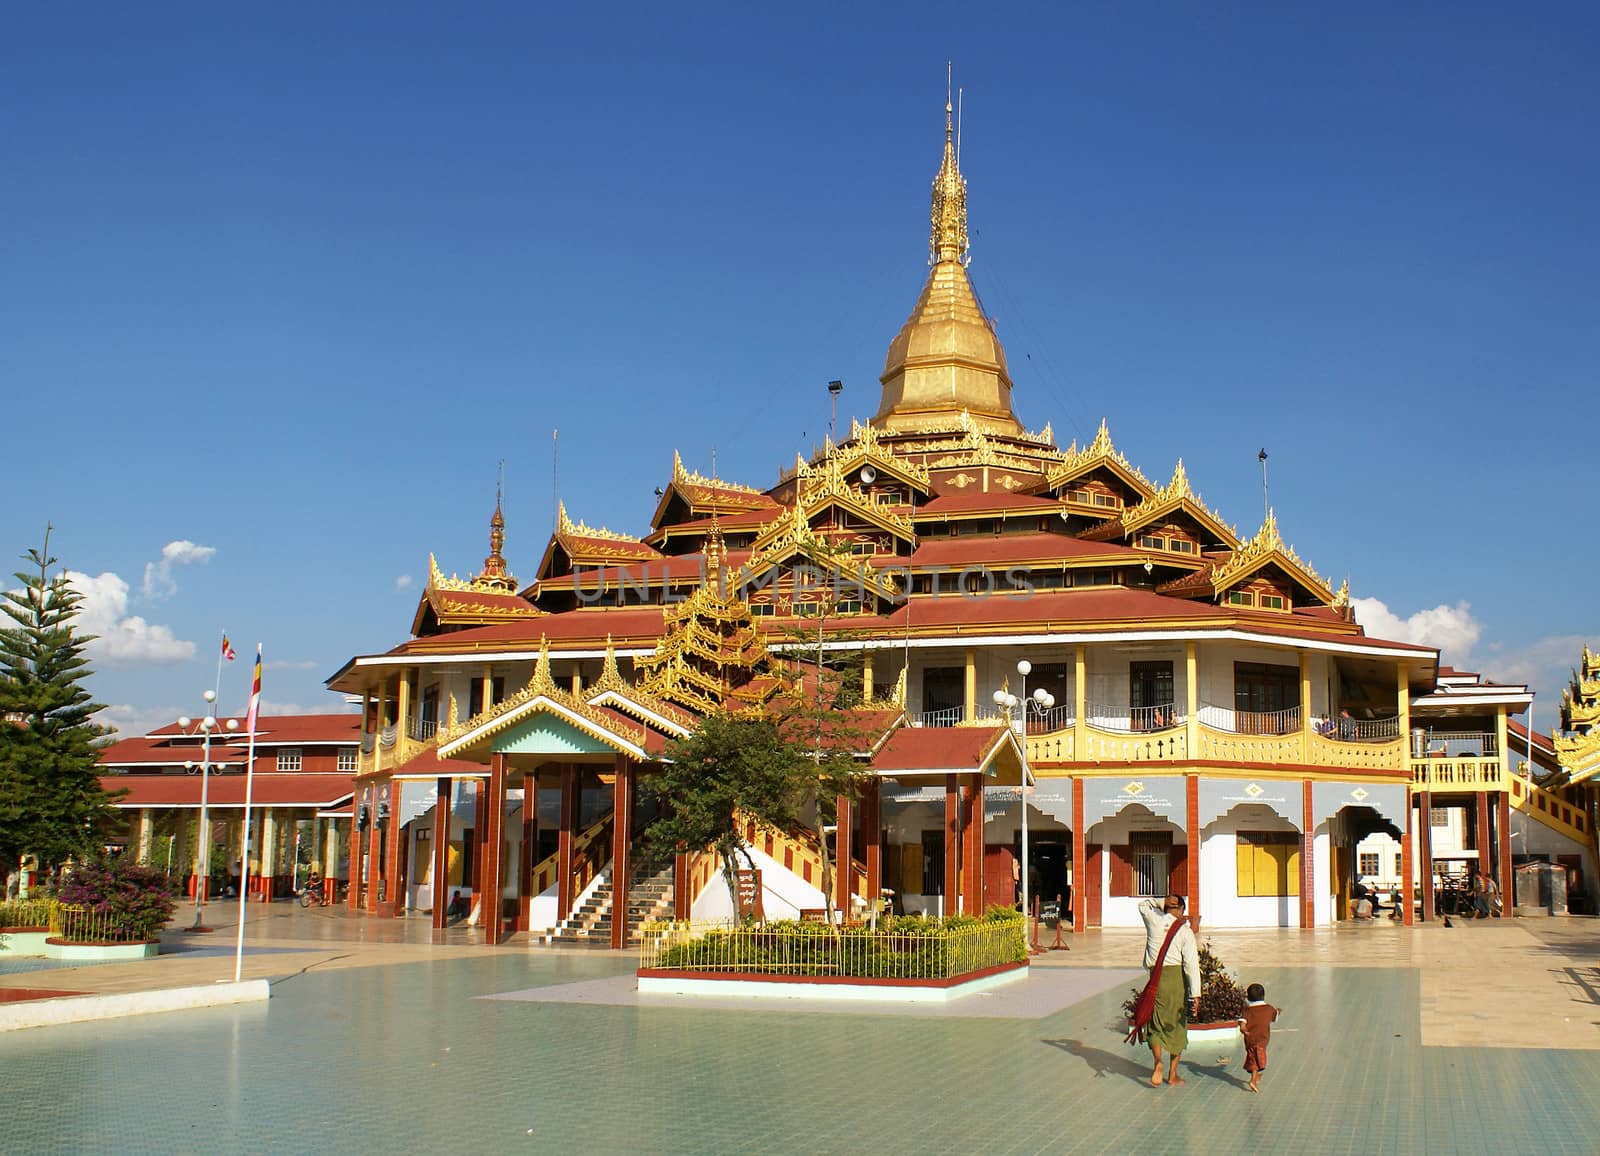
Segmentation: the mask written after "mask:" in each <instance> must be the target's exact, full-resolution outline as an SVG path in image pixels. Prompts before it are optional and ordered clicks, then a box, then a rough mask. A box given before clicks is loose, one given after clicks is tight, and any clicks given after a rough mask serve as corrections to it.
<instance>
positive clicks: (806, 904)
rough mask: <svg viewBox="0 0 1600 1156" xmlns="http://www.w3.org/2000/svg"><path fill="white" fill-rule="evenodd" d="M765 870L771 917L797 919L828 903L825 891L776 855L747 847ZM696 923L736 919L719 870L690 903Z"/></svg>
mask: <svg viewBox="0 0 1600 1156" xmlns="http://www.w3.org/2000/svg"><path fill="white" fill-rule="evenodd" d="M747 849H748V850H749V852H750V855H751V858H753V859H754V860H755V864H756V867H757V868H758V869H759V870H760V871H761V905H762V908H763V910H765V912H766V915H767V918H768V919H796V918H798V917H799V915H800V911H801V909H802V908H811V909H815V908H818V907H823V906H826V904H825V902H824V899H823V895H822V892H821V891H819V890H817V889H816V888H815V887H813V886H811V884H809V883H807V882H806V881H805V880H803V879H801V878H800V876H798V875H796V874H795V873H794V872H793V871H790V870H789V869H788V868H787V867H785V866H783V864H781V863H779V862H778V861H777V860H776V859H774V858H773V857H772V856H770V855H768V854H766V853H765V852H763V851H759V850H757V849H756V848H754V847H747ZM689 918H690V919H691V920H693V921H695V922H697V923H698V922H705V923H713V922H721V921H725V920H731V919H732V918H733V899H732V898H731V897H730V896H729V895H728V884H727V881H726V879H725V878H724V876H723V874H722V872H721V871H720V870H718V871H717V872H716V873H715V874H713V875H712V876H711V880H710V882H708V883H707V884H706V885H705V887H704V888H702V889H701V891H700V894H699V895H696V896H695V897H694V900H693V902H692V903H691V904H690V906H689Z"/></svg>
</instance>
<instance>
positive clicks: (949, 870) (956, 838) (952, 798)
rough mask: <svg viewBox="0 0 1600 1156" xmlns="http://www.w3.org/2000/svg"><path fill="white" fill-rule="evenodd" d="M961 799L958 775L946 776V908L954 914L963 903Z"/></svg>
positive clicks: (948, 912)
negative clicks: (957, 782)
mask: <svg viewBox="0 0 1600 1156" xmlns="http://www.w3.org/2000/svg"><path fill="white" fill-rule="evenodd" d="M960 887H961V801H960V798H959V796H958V795H957V794H956V777H955V776H954V775H946V776H945V777H944V910H945V914H946V915H954V914H955V913H956V910H957V908H958V907H959V906H960V903H961V890H960Z"/></svg>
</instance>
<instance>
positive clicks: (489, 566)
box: [472, 462, 517, 590]
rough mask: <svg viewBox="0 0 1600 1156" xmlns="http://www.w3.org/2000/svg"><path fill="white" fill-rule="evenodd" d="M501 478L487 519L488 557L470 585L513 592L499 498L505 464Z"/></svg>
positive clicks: (501, 492) (503, 482)
mask: <svg viewBox="0 0 1600 1156" xmlns="http://www.w3.org/2000/svg"><path fill="white" fill-rule="evenodd" d="M500 469H501V476H500V478H499V479H498V480H497V481H496V482H495V486H494V515H493V516H492V517H491V518H490V519H489V556H488V557H487V558H485V559H484V560H483V569H482V570H480V571H478V576H477V577H476V578H474V579H473V580H472V584H473V585H474V586H478V587H487V588H489V589H491V590H515V589H516V585H517V580H516V579H515V578H513V577H512V576H511V571H510V570H509V569H507V567H506V559H505V554H504V553H503V550H504V549H505V544H506V517H505V515H504V514H503V513H501V512H500V505H501V497H502V494H503V491H504V488H505V474H504V471H505V463H504V462H501V463H500Z"/></svg>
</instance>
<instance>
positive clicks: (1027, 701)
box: [994, 658, 1056, 919]
mask: <svg viewBox="0 0 1600 1156" xmlns="http://www.w3.org/2000/svg"><path fill="white" fill-rule="evenodd" d="M1032 673H1033V663H1031V662H1029V661H1028V660H1027V659H1026V658H1024V659H1022V660H1021V661H1020V662H1018V663H1017V674H1018V675H1020V676H1021V678H1022V694H1020V695H1015V694H1012V693H1010V692H1009V691H1005V690H997V691H995V692H994V703H995V705H996V706H998V707H1001V708H1002V709H1004V710H1005V712H1006V717H1007V725H1011V723H1010V717H1011V712H1012V711H1013V710H1015V709H1016V708H1017V707H1018V706H1019V705H1020V706H1021V708H1022V711H1021V716H1022V742H1021V744H1020V745H1021V747H1022V785H1021V786H1020V787H1019V788H1018V794H1020V795H1021V797H1022V871H1021V873H1020V874H1021V879H1022V918H1023V919H1027V918H1029V917H1030V914H1031V912H1030V906H1031V902H1030V898H1029V891H1030V888H1029V885H1028V882H1029V881H1028V777H1029V770H1028V709H1029V708H1030V707H1031V708H1032V709H1033V710H1034V711H1036V712H1037V713H1038V714H1039V716H1040V717H1041V718H1042V717H1043V716H1044V715H1045V714H1046V713H1048V712H1049V710H1050V709H1051V708H1052V707H1054V706H1055V705H1056V700H1055V696H1054V695H1052V694H1051V693H1050V692H1049V691H1047V690H1045V688H1044V687H1042V686H1041V687H1039V688H1037V689H1036V690H1035V691H1034V692H1033V697H1032V698H1029V697H1028V675H1030V674H1032Z"/></svg>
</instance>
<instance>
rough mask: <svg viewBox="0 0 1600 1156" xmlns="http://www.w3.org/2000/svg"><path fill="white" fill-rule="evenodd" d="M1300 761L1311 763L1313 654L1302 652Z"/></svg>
mask: <svg viewBox="0 0 1600 1156" xmlns="http://www.w3.org/2000/svg"><path fill="white" fill-rule="evenodd" d="M1300 761H1301V762H1303V763H1308V762H1310V761H1311V652H1310V651H1306V650H1302V651H1301V652H1300Z"/></svg>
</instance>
